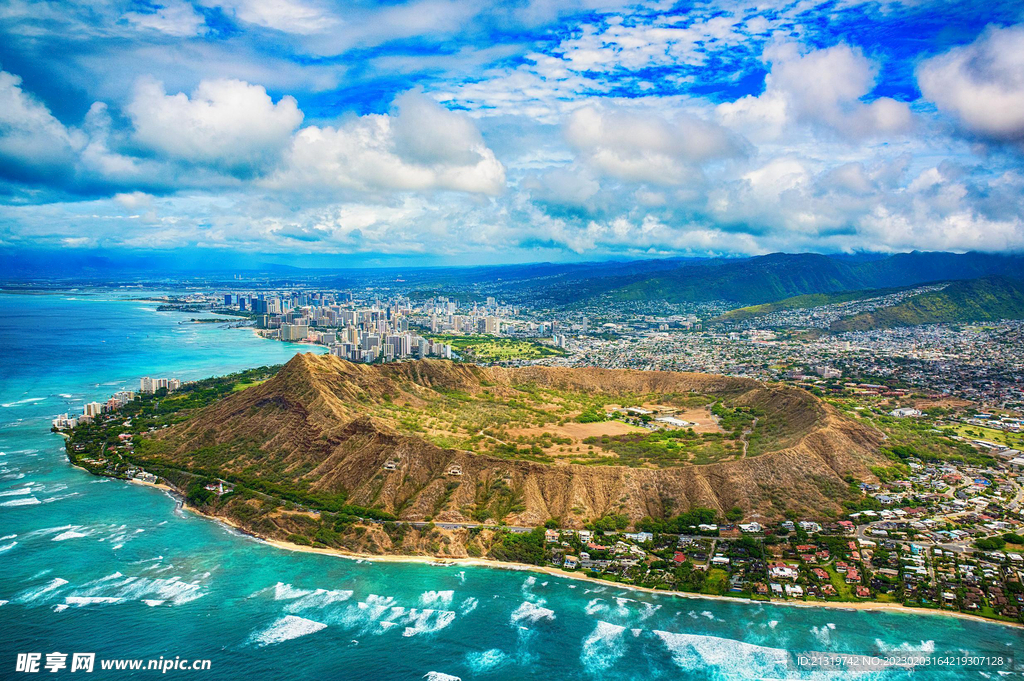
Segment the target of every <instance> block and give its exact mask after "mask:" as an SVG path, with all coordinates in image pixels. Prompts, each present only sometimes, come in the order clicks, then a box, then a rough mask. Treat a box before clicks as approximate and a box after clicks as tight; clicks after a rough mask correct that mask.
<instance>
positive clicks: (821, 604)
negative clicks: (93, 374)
mask: <svg viewBox="0 0 1024 681" xmlns="http://www.w3.org/2000/svg"><path fill="white" fill-rule="evenodd" d="M140 484H147V483H140ZM148 486H150V487H159V488H162V489H167V490H170V491H171V492H173V491H174V490H171V489H170V488H169V487H167V486H166V485H148ZM183 508H184V509H185V510H187V511H190V512H192V513H195V514H196V515H198V516H201V517H203V518H207V519H209V520H213V521H215V522H218V523H221V524H222V525H226V526H228V527H230V528H232V529H234V530H237V531H239V532H241V533H242V534H244V535H246V536H248V537H251V538H252V539H255V540H256V541H258V542H260V543H262V544H268V545H270V546H273V547H275V548H278V549H281V550H284V551H296V552H299V553H316V554H320V555H324V556H332V557H334V558H344V559H347V560H359V561H366V562H381V563H421V564H424V565H436V566H466V567H483V568H492V569H499V570H515V571H517V572H539V573H542V574H546V575H550V576H552V577H563V578H566V579H573V580H578V581H583V582H590V583H591V584H600V585H602V586H607V587H618V588H622V589H631V590H634V591H643V592H646V593H650V594H657V595H660V596H674V597H677V598H688V599H698V600H716V601H732V602H735V603H747V604H755V603H760V604H764V605H773V606H774V605H780V606H786V607H791V608H835V609H840V610H868V611H875V612H887V613H901V614H905V615H939V616H946V617H959V618H961V619H967V620H973V621H975V622H987V623H989V624H1000V625H1004V626H1011V627H1024V625H1022V624H1021V623H1019V622H1005V621H1002V620H995V619H990V618H988V617H982V616H980V615H972V614H970V613H965V612H955V611H952V610H934V609H930V608H908V607H906V606H904V605H902V604H899V603H879V602H877V601H863V602H837V601H777V600H771V601H759V600H752V599H749V598H740V597H736V596H719V595H716V594H697V593H691V592H687V591H669V590H666V589H651V588H649V587H644V586H636V585H633V584H621V583H619V582H612V581H609V580H606V579H597V578H595V577H589V576H587V575H583V574H580V573H578V572H568V571H566V570H562V569H560V568H556V567H548V566H544V565H527V564H525V563H507V562H503V561H497V560H487V559H485V558H438V557H433V556H396V555H378V554H370V553H355V552H352V551H343V550H341V549H324V548H317V547H313V546H302V545H300V544H293V543H291V542H286V541H281V540H279V539H268V538H266V537H261V536H259V535H257V534H254V533H253V532H251V531H249V530H247V529H246V528H244V527H242V526H240V525H239V524H238V523H236V522H234V521H232V520H230V519H228V518H221V517H219V516H211V515H208V514H206V513H203V512H201V511H199V510H197V509H195V508H193V507H191V506H188V505H184V506H183Z"/></svg>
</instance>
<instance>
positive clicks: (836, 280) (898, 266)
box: [533, 252, 1024, 305]
mask: <svg viewBox="0 0 1024 681" xmlns="http://www.w3.org/2000/svg"><path fill="white" fill-rule="evenodd" d="M1022 271H1024V256H1020V255H1008V256H1006V255H993V254H988V253H963V254H957V253H920V252H913V253H901V254H897V255H892V256H888V257H884V258H877V259H871V260H851V259H845V258H839V257H832V256H826V255H819V254H814V253H799V254H788V253H773V254H771V255H765V256H758V257H755V258H742V259H729V258H718V259H713V260H707V261H698V262H686V263H680V264H679V265H678V266H675V267H670V268H666V269H663V270H660V271H659V270H655V271H651V270H650V269H647V268H644V269H638V270H637V271H634V272H632V273H629V274H623V273H622V268H621V267H620V268H619V269H617V270H616V271H615V272H614V273H611V272H606V271H604V270H603V269H602V268H600V267H597V268H595V269H594V270H593V276H591V277H589V278H588V277H586V276H582V274H581V273H580V272H577V273H576V276H577V277H579V278H578V279H576V280H575V281H573V282H572V285H566V282H564V281H557V282H554V281H553V282H551V283H550V285H548V286H543V285H542V286H540V287H537V288H534V291H533V293H534V295H536V296H537V297H540V298H546V299H548V300H550V301H552V302H555V303H561V304H568V303H576V302H582V301H587V300H593V299H595V298H605V299H610V300H612V301H647V300H667V301H668V302H673V303H685V302H700V301H709V300H727V301H734V302H737V303H740V304H743V305H757V304H761V303H769V302H773V301H781V300H783V299H786V298H792V297H794V296H802V295H807V294H820V293H839V292H845V291H865V290H867V289H883V288H902V287H907V286H914V285H917V284H924V283H931V282H936V281H950V280H960V279H976V278H978V277H986V276H996V275H1009V276H1015V275H1016V274H1017V273H1018V272H1022ZM534 281H535V282H536V280H534ZM537 283H539V282H537ZM534 286H536V283H535V284H534Z"/></svg>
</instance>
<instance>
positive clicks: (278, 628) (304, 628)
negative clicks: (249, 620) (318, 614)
mask: <svg viewBox="0 0 1024 681" xmlns="http://www.w3.org/2000/svg"><path fill="white" fill-rule="evenodd" d="M326 628H327V625H326V624H323V623H322V622H314V621H313V620H308V619H306V618H305V617H297V616H295V615H285V616H284V617H281V618H279V619H277V620H275V621H274V622H273V623H272V624H271V625H270V626H268V627H266V628H264V629H261V630H259V631H256V632H253V634H252V635H251V636H250V637H249V642H250V643H254V644H256V645H258V646H261V647H262V646H268V645H272V644H275V643H282V642H284V641H290V640H291V639H293V638H299V637H300V636H308V635H309V634H315V633H316V632H318V631H320V630H322V629H326Z"/></svg>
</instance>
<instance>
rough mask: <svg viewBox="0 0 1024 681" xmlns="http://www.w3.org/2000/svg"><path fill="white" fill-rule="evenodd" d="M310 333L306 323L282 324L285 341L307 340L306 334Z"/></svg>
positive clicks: (282, 334) (282, 337) (282, 336)
mask: <svg viewBox="0 0 1024 681" xmlns="http://www.w3.org/2000/svg"><path fill="white" fill-rule="evenodd" d="M308 335H309V327H308V326H306V325H305V324H282V325H281V340H283V341H299V340H305V338H306V336H308Z"/></svg>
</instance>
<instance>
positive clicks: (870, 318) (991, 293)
mask: <svg viewBox="0 0 1024 681" xmlns="http://www.w3.org/2000/svg"><path fill="white" fill-rule="evenodd" d="M997 319H1024V281H1022V280H1020V279H1010V278H1007V277H985V278H982V279H973V280H971V281H956V282H953V283H952V284H950V285H949V286H947V287H946V288H944V289H942V290H941V291H931V292H929V293H922V294H921V295H918V296H914V297H913V298H910V299H908V300H905V301H904V302H902V303H900V304H899V305H894V306H892V307H886V308H882V309H879V310H874V311H873V312H863V313H861V314H858V315H853V316H852V317H847V318H845V319H840V320H839V321H837V322H835V323H834V324H832V327H831V330H832V331H835V332H840V331H865V330H868V329H890V328H893V327H898V326H916V325H918V324H933V323H937V322H982V321H992V320H997Z"/></svg>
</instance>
